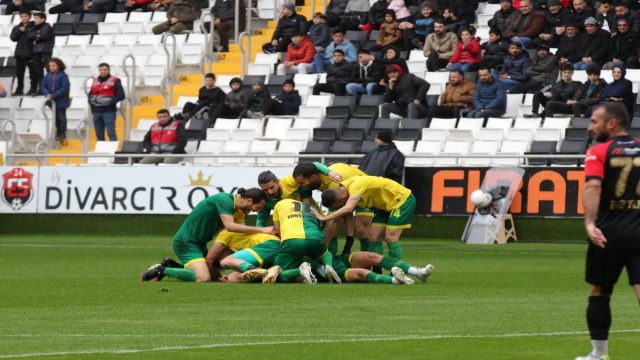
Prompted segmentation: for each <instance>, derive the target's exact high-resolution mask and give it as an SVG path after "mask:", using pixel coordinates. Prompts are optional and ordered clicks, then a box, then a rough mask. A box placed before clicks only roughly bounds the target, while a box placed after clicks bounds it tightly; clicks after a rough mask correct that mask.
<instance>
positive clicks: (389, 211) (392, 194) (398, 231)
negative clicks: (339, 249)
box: [316, 176, 416, 259]
mask: <svg viewBox="0 0 640 360" xmlns="http://www.w3.org/2000/svg"><path fill="white" fill-rule="evenodd" d="M322 205H324V206H326V207H328V208H329V209H335V211H334V212H333V213H331V214H329V215H327V216H322V215H320V214H316V216H317V217H318V219H319V220H321V221H327V220H331V219H336V218H339V217H341V216H345V215H350V214H351V213H352V212H353V210H354V209H355V208H357V207H361V208H372V209H374V217H373V224H372V227H371V229H370V231H369V251H371V252H374V253H376V254H380V255H382V253H383V251H382V242H381V240H382V239H383V238H384V240H385V241H386V243H387V245H388V247H389V255H390V256H391V257H393V258H396V259H402V247H401V246H400V242H399V241H398V240H399V239H400V235H402V230H404V229H408V228H410V227H411V221H412V220H413V215H414V212H415V208H416V199H415V197H414V196H413V194H412V193H411V190H409V189H407V188H406V187H404V186H402V185H400V184H398V183H397V182H395V181H393V180H390V179H386V178H383V177H379V176H356V177H352V178H349V179H347V180H344V181H343V182H342V183H341V184H340V187H339V188H338V189H329V190H325V191H323V192H322Z"/></svg>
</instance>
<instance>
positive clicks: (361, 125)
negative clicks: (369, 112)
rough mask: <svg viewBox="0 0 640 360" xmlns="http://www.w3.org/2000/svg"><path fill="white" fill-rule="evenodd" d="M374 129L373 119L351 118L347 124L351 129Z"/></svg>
mask: <svg viewBox="0 0 640 360" xmlns="http://www.w3.org/2000/svg"><path fill="white" fill-rule="evenodd" d="M372 127H373V119H359V118H351V119H349V122H348V123H347V128H349V129H365V130H369V129H371V128H372Z"/></svg>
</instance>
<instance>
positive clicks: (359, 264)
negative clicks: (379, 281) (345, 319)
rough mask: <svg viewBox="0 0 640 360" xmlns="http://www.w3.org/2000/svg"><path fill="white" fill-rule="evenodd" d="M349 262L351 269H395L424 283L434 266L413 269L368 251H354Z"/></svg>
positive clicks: (395, 260)
mask: <svg viewBox="0 0 640 360" xmlns="http://www.w3.org/2000/svg"><path fill="white" fill-rule="evenodd" d="M349 260H350V264H351V267H353V268H362V269H369V268H370V267H372V266H373V267H376V266H380V267H382V268H383V269H386V270H392V269H393V268H395V267H397V268H400V269H401V270H402V271H403V272H404V273H407V274H409V275H413V276H415V277H417V278H418V279H420V280H421V281H423V282H426V281H427V280H428V279H429V278H430V277H431V274H432V273H433V271H434V270H435V268H434V266H433V265H431V264H428V265H427V266H425V267H415V266H412V265H411V264H408V263H406V262H404V261H402V260H400V259H395V258H392V257H390V256H382V255H379V254H376V253H372V252H368V251H356V252H354V253H353V254H351V257H350V259H349Z"/></svg>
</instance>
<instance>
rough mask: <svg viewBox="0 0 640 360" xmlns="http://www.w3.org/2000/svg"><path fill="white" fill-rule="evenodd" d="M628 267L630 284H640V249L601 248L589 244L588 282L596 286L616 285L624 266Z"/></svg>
mask: <svg viewBox="0 0 640 360" xmlns="http://www.w3.org/2000/svg"><path fill="white" fill-rule="evenodd" d="M624 267H626V268H627V274H628V275H629V285H632V286H633V285H637V284H640V249H633V248H616V247H605V248H604V249H603V248H600V247H597V246H595V245H593V244H589V249H588V250H587V271H586V280H587V283H589V284H591V285H595V286H611V287H613V285H615V283H616V282H617V281H618V278H619V277H620V273H621V272H622V268H624Z"/></svg>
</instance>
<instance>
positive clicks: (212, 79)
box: [182, 73, 227, 127]
mask: <svg viewBox="0 0 640 360" xmlns="http://www.w3.org/2000/svg"><path fill="white" fill-rule="evenodd" d="M226 100H227V94H225V93H224V91H222V89H220V88H219V87H217V86H216V76H215V75H214V74H213V73H208V74H206V75H205V76H204V86H203V87H201V88H200V90H199V91H198V101H197V102H196V103H195V104H194V103H192V102H188V103H186V104H184V108H183V109H182V115H183V118H184V120H185V121H186V120H189V119H190V118H191V117H192V116H194V115H195V114H197V113H199V112H200V111H202V110H206V111H207V113H208V114H209V126H210V127H211V126H213V124H214V123H215V121H216V119H217V118H218V117H220V116H221V115H222V113H223V112H224V103H225V101H226Z"/></svg>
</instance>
